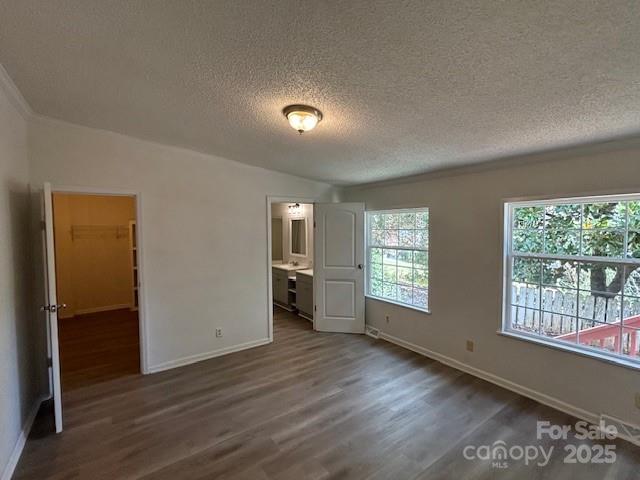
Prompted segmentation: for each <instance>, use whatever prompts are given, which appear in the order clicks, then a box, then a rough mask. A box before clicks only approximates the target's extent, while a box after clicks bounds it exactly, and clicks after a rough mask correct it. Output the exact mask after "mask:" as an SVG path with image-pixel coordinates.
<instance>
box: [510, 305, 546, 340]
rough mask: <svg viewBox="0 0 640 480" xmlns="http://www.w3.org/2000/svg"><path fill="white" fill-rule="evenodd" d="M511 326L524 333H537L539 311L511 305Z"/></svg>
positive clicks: (538, 329) (538, 328)
mask: <svg viewBox="0 0 640 480" xmlns="http://www.w3.org/2000/svg"><path fill="white" fill-rule="evenodd" d="M511 328H513V329H515V330H520V331H521V332H526V333H538V332H539V331H540V311H539V310H534V309H531V308H524V307H521V306H518V305H512V306H511Z"/></svg>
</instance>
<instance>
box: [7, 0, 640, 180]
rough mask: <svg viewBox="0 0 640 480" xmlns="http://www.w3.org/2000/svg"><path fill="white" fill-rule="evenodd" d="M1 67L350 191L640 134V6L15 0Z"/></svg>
mask: <svg viewBox="0 0 640 480" xmlns="http://www.w3.org/2000/svg"><path fill="white" fill-rule="evenodd" d="M0 62H1V63H2V64H3V65H4V66H5V68H6V70H7V71H8V72H9V74H10V75H11V77H12V78H13V79H14V81H15V83H16V84H17V86H18V88H19V89H20V90H21V91H22V93H23V94H24V95H25V97H26V99H27V101H28V102H29V103H30V105H31V106H32V108H33V109H34V110H35V111H36V112H37V113H39V114H43V115H46V116H51V117H55V118H60V119H63V120H66V121H69V122H73V123H78V124H82V125H88V126H92V127H97V128H102V129H106V130H112V131H116V132H122V133H125V134H129V135H132V136H135V137H140V138H145V139H149V140H155V141H158V142H162V143H166V144H172V145H178V146H183V147H187V148H191V149H194V150H199V151H203V152H207V153H212V154H216V155H220V156H223V157H227V158H230V159H233V160H237V161H240V162H245V163H248V164H252V165H258V166H261V167H266V168H270V169H274V170H279V171H283V172H289V173H293V174H296V175H300V176H304V177H309V178H314V179H319V180H324V181H328V182H331V183H335V184H354V183H364V182H370V181H376V180H383V179H388V178H392V177H399V176H404V175H409V174H414V173H419V172H426V171H429V170H435V169H441V168H446V167H452V166H457V165H462V164H469V163H473V162H478V161H483V160H489V159H495V158H498V157H504V156H508V155H514V154H520V153H528V152H532V151H537V150H543V149H552V148H559V147H563V146H569V145H574V144H578V143H585V142H594V141H601V140H606V139H610V138H615V137H618V136H626V135H634V134H637V133H640V2H638V1H637V0H631V1H622V0H610V1H602V0H592V1H587V0H580V1H577V0H564V1H542V0H541V1H530V0H522V1H516V0H512V1H496V0H483V1H453V0H445V1H426V0H423V1H409V0H405V1H399V0H388V1H381V0H349V1H312V0H308V1H303V0H297V1H294V0H281V1H266V0H242V1H238V0H229V1H215V2H213V1H187V0H173V1H170V0H164V1H141V0H121V1H114V0H67V1H62V0H39V1H36V0H0ZM290 103H308V104H311V105H313V106H316V107H318V108H319V109H321V110H322V111H323V113H324V115H325V119H324V121H323V122H322V123H320V125H319V126H318V127H317V128H316V130H314V131H312V132H310V133H308V134H305V135H303V136H298V135H297V134H296V132H295V131H293V130H292V129H291V128H290V127H289V126H288V124H287V123H286V121H285V119H284V117H283V116H282V114H281V109H282V108H283V107H284V106H285V105H287V104H290Z"/></svg>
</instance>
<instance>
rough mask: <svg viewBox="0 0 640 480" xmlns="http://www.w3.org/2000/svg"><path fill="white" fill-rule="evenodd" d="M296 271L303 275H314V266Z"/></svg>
mask: <svg viewBox="0 0 640 480" xmlns="http://www.w3.org/2000/svg"><path fill="white" fill-rule="evenodd" d="M296 273H301V274H302V275H308V276H310V277H313V268H305V269H304V270H298V271H297V272H296Z"/></svg>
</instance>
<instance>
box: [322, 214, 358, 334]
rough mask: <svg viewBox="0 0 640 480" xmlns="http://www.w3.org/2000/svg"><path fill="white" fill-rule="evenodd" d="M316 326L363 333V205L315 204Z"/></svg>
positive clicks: (324, 330) (333, 330) (323, 328)
mask: <svg viewBox="0 0 640 480" xmlns="http://www.w3.org/2000/svg"><path fill="white" fill-rule="evenodd" d="M314 217H315V221H316V228H315V244H316V246H315V249H314V250H315V258H314V264H313V283H314V286H313V288H314V295H315V310H316V311H315V315H314V317H315V329H316V330H319V331H321V332H344V333H364V204H363V203H325V204H315V207H314Z"/></svg>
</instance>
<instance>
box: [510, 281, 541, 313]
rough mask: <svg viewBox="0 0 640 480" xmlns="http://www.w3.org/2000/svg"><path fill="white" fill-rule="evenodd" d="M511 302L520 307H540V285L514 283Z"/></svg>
mask: <svg viewBox="0 0 640 480" xmlns="http://www.w3.org/2000/svg"><path fill="white" fill-rule="evenodd" d="M511 303H512V304H513V305H517V306H519V307H528V308H536V309H538V308H540V287H539V286H537V285H530V284H517V283H514V284H512V287H511Z"/></svg>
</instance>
